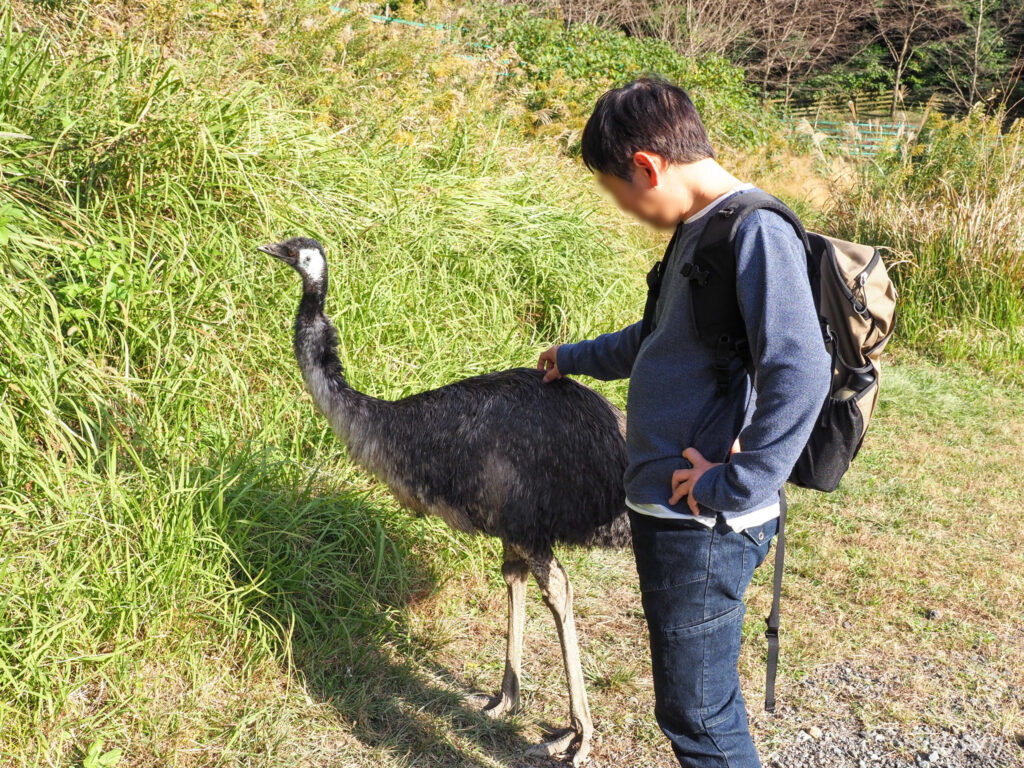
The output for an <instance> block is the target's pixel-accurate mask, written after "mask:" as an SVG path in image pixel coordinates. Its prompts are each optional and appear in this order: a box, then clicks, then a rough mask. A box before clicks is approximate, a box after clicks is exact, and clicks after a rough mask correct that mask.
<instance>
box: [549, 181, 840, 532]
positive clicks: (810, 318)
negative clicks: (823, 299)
mask: <svg viewBox="0 0 1024 768" xmlns="http://www.w3.org/2000/svg"><path fill="white" fill-rule="evenodd" d="M755 188H756V187H755ZM744 191H745V190H741V191H739V192H737V193H735V194H736V195H741V194H744ZM734 197H735V195H733V196H730V197H729V198H726V199H725V200H722V201H721V202H720V203H718V204H717V205H714V206H713V207H711V208H710V209H709V210H708V211H707V213H706V215H703V216H701V217H700V218H698V219H696V220H694V221H692V222H689V223H686V222H681V223H680V224H679V225H678V227H679V229H680V232H679V237H678V238H677V242H676V252H675V253H673V254H672V256H671V265H670V266H671V269H669V270H667V271H666V272H665V276H664V280H663V282H662V286H661V293H660V295H659V298H658V302H657V305H656V307H655V322H656V326H655V329H654V330H653V331H652V332H651V333H650V334H649V335H648V337H647V338H646V339H645V340H644V342H643V344H640V341H639V340H640V321H637V322H635V323H633V324H632V325H628V326H626V327H625V328H623V329H621V330H619V331H615V332H611V333H604V334H601V335H600V336H598V337H596V338H594V339H586V340H583V341H578V342H575V343H566V344H562V345H560V346H559V347H558V351H557V354H556V356H557V360H556V362H557V365H558V370H559V372H560V373H562V374H583V375H587V376H591V377H593V378H595V379H602V380H610V379H622V378H627V377H628V378H629V380H630V381H629V390H628V394H627V396H626V449H627V453H628V459H629V464H628V466H627V467H626V470H625V473H624V475H623V481H624V483H625V489H626V496H627V497H628V498H629V499H630V500H631V501H634V502H638V503H656V504H662V505H664V506H666V507H668V508H669V509H671V510H673V511H676V512H679V513H682V514H687V515H689V514H690V511H689V509H688V507H687V504H686V498H685V497H684V498H681V499H680V500H679V501H678V502H677V503H676V504H669V502H668V499H669V496H671V495H672V487H671V486H672V473H673V472H674V471H675V470H677V469H683V468H688V467H690V466H691V464H690V462H689V461H688V460H687V459H685V458H683V456H682V452H683V450H684V449H685V448H687V447H688V446H693V447H695V448H696V449H697V450H698V451H700V453H701V455H703V456H704V458H706V459H707V460H708V461H718V462H724V463H723V464H721V465H720V466H716V467H712V468H711V469H709V470H708V471H707V472H705V473H704V474H703V475H702V476H701V477H700V479H699V480H698V481H697V484H696V486H694V488H693V495H694V497H695V498H696V500H697V504H698V509H699V510H700V512H701V514H707V515H712V516H714V515H715V514H716V513H720V514H721V515H722V516H723V517H725V518H726V520H729V519H731V518H735V517H738V516H739V515H741V514H743V513H744V512H746V511H749V510H752V509H755V508H757V507H763V506H764V505H766V504H770V503H772V502H773V501H775V500H777V497H778V492H779V489H780V488H781V487H782V485H783V484H784V483H785V482H786V479H787V478H788V477H789V473H790V471H791V470H792V468H793V465H794V464H795V463H796V460H797V457H798V456H799V455H800V452H801V451H802V450H803V447H804V445H805V444H806V442H807V438H808V436H809V435H810V432H811V428H812V427H813V425H814V421H815V419H816V417H817V416H818V414H819V412H820V410H821V406H822V403H823V402H824V400H825V397H826V396H827V394H828V392H829V388H830V382H831V370H830V365H831V359H830V357H829V354H828V351H827V350H826V348H825V344H824V341H823V339H822V335H821V330H820V327H819V325H818V319H817V312H816V311H815V307H814V302H813V299H812V298H811V288H810V284H809V281H808V278H807V267H806V256H805V255H804V249H803V245H802V243H801V241H800V238H799V237H798V236H797V234H796V232H795V231H794V230H793V227H792V226H791V225H790V224H789V222H787V221H786V220H785V219H784V218H783V217H782V216H781V215H780V214H778V213H775V212H774V211H769V210H764V209H758V210H755V211H753V212H752V213H750V214H749V215H748V216H747V217H746V218H745V219H744V220H743V223H742V224H741V225H740V228H739V230H738V231H737V236H736V271H737V280H736V283H737V285H736V288H737V297H738V300H739V306H740V312H741V313H742V315H743V319H744V323H745V325H746V328H747V339H748V341H749V343H750V346H751V351H752V355H753V361H754V370H755V373H756V380H757V382H758V387H757V390H756V392H755V391H751V384H750V380H749V378H748V376H747V375H746V371H745V369H744V367H743V364H742V362H741V361H740V360H739V359H738V358H734V359H733V361H732V366H731V371H730V377H731V385H730V390H729V393H728V394H727V395H725V396H724V397H717V396H716V395H715V375H714V371H713V370H712V368H711V362H712V353H711V350H710V349H709V348H708V347H706V346H705V345H704V344H703V343H702V342H701V341H700V339H699V338H698V337H697V333H696V329H695V328H694V324H693V319H692V315H691V312H692V305H691V296H690V281H689V280H688V279H687V278H685V277H684V276H683V275H681V274H680V273H679V270H680V267H681V266H682V264H683V263H684V261H692V259H693V252H694V248H695V246H696V244H697V240H698V238H699V237H700V234H701V232H702V231H703V228H704V226H705V225H706V224H707V222H708V221H709V220H710V219H711V216H712V215H713V214H714V213H715V211H717V210H718V208H720V207H721V206H722V205H723V204H725V202H727V201H729V200H732V199H733V198H734ZM748 396H749V399H750V405H751V407H750V409H747V408H745V406H746V405H747V401H748ZM737 436H739V440H740V449H741V450H740V452H739V453H734V454H732V455H730V453H729V449H730V448H731V446H732V443H733V440H734V439H735V438H736V437H737Z"/></svg>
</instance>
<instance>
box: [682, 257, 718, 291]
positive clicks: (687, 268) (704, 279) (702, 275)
mask: <svg viewBox="0 0 1024 768" xmlns="http://www.w3.org/2000/svg"><path fill="white" fill-rule="evenodd" d="M679 273H680V274H681V275H682V276H683V277H685V278H686V279H687V280H696V281H697V285H699V286H700V287H701V288H703V287H704V286H705V285H707V284H708V277H709V274H710V273H709V272H708V271H707V270H706V269H701V268H700V267H698V266H697V265H696V264H694V263H693V262H691V261H688V262H686V263H685V264H683V268H682V269H681V270H679Z"/></svg>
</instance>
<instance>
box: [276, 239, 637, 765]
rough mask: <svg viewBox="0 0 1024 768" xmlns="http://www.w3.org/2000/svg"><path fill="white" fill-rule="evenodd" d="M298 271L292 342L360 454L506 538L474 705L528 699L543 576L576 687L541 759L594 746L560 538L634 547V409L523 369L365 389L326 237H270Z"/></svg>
mask: <svg viewBox="0 0 1024 768" xmlns="http://www.w3.org/2000/svg"><path fill="white" fill-rule="evenodd" d="M260 250H262V251H264V252H265V253H269V254H271V255H273V256H275V257H277V258H279V259H281V260H282V261H284V262H285V263H287V264H289V265H290V266H292V267H293V268H294V269H295V270H296V271H297V272H298V273H299V274H300V275H301V277H302V282H303V291H302V299H301V301H300V303H299V310H298V313H297V315H296V318H295V327H294V337H293V349H294V352H295V356H296V359H297V360H298V363H299V368H300V370H301V372H302V376H303V380H304V382H305V385H306V388H307V389H308V390H309V392H310V394H311V395H312V397H313V401H314V402H315V403H316V406H317V408H318V409H319V410H320V411H321V412H322V413H323V414H324V415H325V416H326V417H327V418H328V420H329V421H330V423H331V426H332V428H333V430H334V432H335V434H337V435H338V437H339V438H340V439H341V440H342V441H343V442H344V443H345V444H346V446H347V448H348V451H349V455H350V456H351V458H352V459H353V460H354V461H356V462H357V463H358V464H360V465H361V466H363V467H364V468H365V469H366V470H367V471H369V472H370V473H371V474H373V475H374V476H375V477H377V478H378V479H380V480H381V481H382V482H383V483H385V484H386V485H387V486H388V488H389V489H390V490H391V491H392V493H394V495H395V497H396V498H397V499H398V500H399V502H401V504H402V505H403V506H405V507H407V508H409V509H411V510H414V511H416V512H419V513H421V514H432V515H437V516H438V517H440V518H442V519H443V520H444V521H445V522H446V523H447V524H448V525H449V526H451V527H452V528H454V529H456V530H460V531H464V532H466V533H470V534H484V535H489V536H495V537H497V538H499V539H500V540H501V541H502V543H503V545H504V559H503V562H502V576H503V578H504V580H505V582H506V584H507V588H508V601H509V612H508V632H507V638H506V641H507V642H506V663H505V673H504V677H503V680H502V685H501V690H500V691H499V692H498V693H497V695H495V696H490V695H486V694H471V695H469V696H467V702H468V703H470V704H471V705H473V706H476V707H478V708H481V709H483V710H484V711H485V712H487V713H488V714H489V715H492V716H500V715H502V714H504V713H506V712H509V711H511V710H513V709H514V708H515V707H516V706H517V705H518V702H519V676H520V668H521V654H522V635H523V624H524V614H525V592H526V580H527V578H528V577H529V575H530V574H531V573H532V574H533V575H534V578H535V579H536V581H537V584H538V586H539V587H540V589H541V592H542V594H543V596H544V601H545V603H546V604H547V605H548V607H549V609H550V610H551V612H552V615H553V616H554V618H555V622H556V626H557V629H558V635H559V640H560V643H561V647H562V657H563V662H564V664H565V670H566V677H567V680H568V685H569V718H570V727H569V728H567V729H565V730H564V731H563V732H561V733H559V734H558V735H556V737H555V738H554V739H553V740H552V741H549V742H545V743H544V744H541V745H538V746H537V747H534V748H532V749H531V752H532V753H533V754H543V755H553V754H559V753H561V752H568V753H569V755H570V756H571V762H572V764H573V765H579V764H580V763H582V762H583V761H584V760H585V759H586V757H587V754H588V752H589V748H590V747H589V742H590V736H591V733H592V731H593V725H592V721H591V716H590V711H589V708H588V705H587V698H586V691H585V689H584V684H583V674H582V670H581V667H580V660H579V652H578V648H577V642H576V631H575V624H574V619H573V613H572V586H571V584H570V582H569V579H568V576H567V575H566V573H565V570H564V568H563V567H562V565H561V563H560V562H559V561H558V559H557V558H556V557H555V556H554V553H553V551H552V547H553V545H554V544H556V543H560V544H572V545H580V546H609V547H623V546H627V545H628V544H629V542H630V528H629V519H628V517H627V515H626V506H625V491H624V488H623V483H622V475H623V472H624V470H625V467H626V464H627V458H626V446H625V417H624V415H623V413H622V412H621V411H620V410H619V409H618V408H616V407H615V406H614V405H613V404H612V403H611V402H610V401H608V400H607V399H606V398H605V397H604V396H602V395H601V394H600V393H598V392H596V391H594V390H593V389H590V388H589V387H587V386H585V385H583V384H581V383H579V382H577V381H575V380H573V379H569V378H560V379H555V380H554V381H551V382H548V383H544V382H543V381H542V379H543V377H544V372H543V371H541V370H539V369H535V368H526V367H519V368H512V369H509V370H504V371H496V372H493V373H485V374H481V375H478V376H472V377H469V378H466V379H462V380H460V381H456V382H453V383H451V384H447V385H445V386H442V387H438V388H436V389H431V390H427V391H424V392H418V393H416V394H413V395H409V396H407V397H403V398H401V399H398V400H393V401H390V400H384V399H379V398H375V397H372V396H370V395H367V394H365V393H363V392H359V391H358V390H355V389H353V388H352V387H351V386H350V385H349V384H348V382H347V381H346V379H345V376H344V372H343V370H342V366H341V363H340V361H339V359H338V355H337V343H338V338H337V332H336V330H335V328H334V325H333V323H331V321H330V319H328V317H327V316H326V315H325V314H324V302H325V298H326V295H327V262H326V258H325V256H324V253H323V248H322V247H321V245H320V244H319V243H318V242H317V241H315V240H312V239H309V238H293V239H291V240H287V241H285V242H283V243H277V244H273V245H267V246H262V247H261V248H260Z"/></svg>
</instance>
